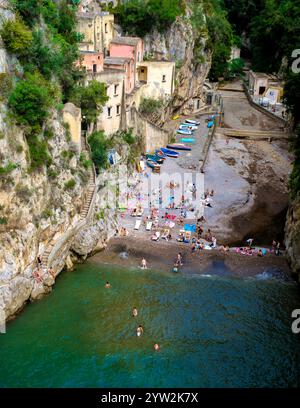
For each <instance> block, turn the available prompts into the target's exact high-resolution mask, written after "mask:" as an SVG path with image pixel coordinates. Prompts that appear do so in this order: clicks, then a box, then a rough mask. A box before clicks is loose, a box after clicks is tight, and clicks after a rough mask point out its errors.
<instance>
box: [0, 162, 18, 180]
mask: <svg viewBox="0 0 300 408" xmlns="http://www.w3.org/2000/svg"><path fill="white" fill-rule="evenodd" d="M17 167H18V166H17V165H16V164H14V163H11V162H10V163H8V164H6V165H5V166H4V167H0V178H2V177H5V176H6V175H7V174H9V173H11V172H12V171H13V170H15V169H16V168H17Z"/></svg>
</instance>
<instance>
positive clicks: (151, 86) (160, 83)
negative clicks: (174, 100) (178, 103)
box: [137, 61, 175, 100]
mask: <svg viewBox="0 0 300 408" xmlns="http://www.w3.org/2000/svg"><path fill="white" fill-rule="evenodd" d="M137 73H138V81H139V83H140V85H143V91H142V94H143V97H144V98H154V99H160V98H161V99H164V100H166V99H168V98H170V97H171V95H172V94H173V92H174V89H175V62H171V61H143V62H140V63H138V66H137Z"/></svg>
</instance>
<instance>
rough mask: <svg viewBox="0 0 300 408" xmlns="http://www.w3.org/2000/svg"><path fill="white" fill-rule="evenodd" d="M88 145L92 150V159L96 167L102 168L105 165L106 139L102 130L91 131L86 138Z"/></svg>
mask: <svg viewBox="0 0 300 408" xmlns="http://www.w3.org/2000/svg"><path fill="white" fill-rule="evenodd" d="M88 142H89V145H90V147H91V151H92V160H93V162H94V164H95V166H96V167H97V169H98V170H99V169H102V168H105V167H106V166H107V163H108V161H107V150H108V141H107V140H106V139H105V135H104V132H103V131H97V132H93V133H92V134H91V135H90V136H89V138H88Z"/></svg>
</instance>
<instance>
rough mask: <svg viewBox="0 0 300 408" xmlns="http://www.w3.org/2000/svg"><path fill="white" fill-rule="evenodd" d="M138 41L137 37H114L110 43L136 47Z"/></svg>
mask: <svg viewBox="0 0 300 408" xmlns="http://www.w3.org/2000/svg"><path fill="white" fill-rule="evenodd" d="M140 40H141V39H140V38H139V37H115V38H113V39H112V41H111V42H112V43H113V44H124V45H137V43H138V42H139V41H140Z"/></svg>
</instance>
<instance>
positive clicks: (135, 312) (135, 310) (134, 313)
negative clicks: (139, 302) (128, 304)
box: [132, 307, 138, 317]
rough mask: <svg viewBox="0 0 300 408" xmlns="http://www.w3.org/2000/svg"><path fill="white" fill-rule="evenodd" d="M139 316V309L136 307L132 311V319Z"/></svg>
mask: <svg viewBox="0 0 300 408" xmlns="http://www.w3.org/2000/svg"><path fill="white" fill-rule="evenodd" d="M137 315H138V311H137V308H136V307H134V308H133V309H132V317H137Z"/></svg>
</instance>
